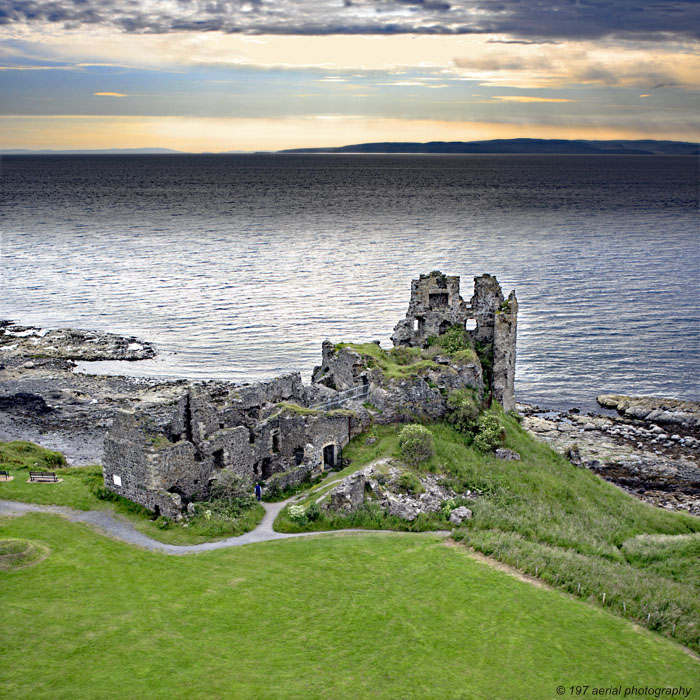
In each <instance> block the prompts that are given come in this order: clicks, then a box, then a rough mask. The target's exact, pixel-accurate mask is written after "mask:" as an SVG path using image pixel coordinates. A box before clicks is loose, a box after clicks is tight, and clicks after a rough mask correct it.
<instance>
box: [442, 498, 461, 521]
mask: <svg viewBox="0 0 700 700" xmlns="http://www.w3.org/2000/svg"><path fill="white" fill-rule="evenodd" d="M456 507H457V502H456V501H455V499H454V498H448V499H447V500H446V501H443V502H442V505H441V506H440V513H442V515H444V516H445V518H449V517H450V514H451V513H452V511H453V510H454V509H455V508H456Z"/></svg>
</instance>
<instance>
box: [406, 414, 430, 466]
mask: <svg viewBox="0 0 700 700" xmlns="http://www.w3.org/2000/svg"><path fill="white" fill-rule="evenodd" d="M433 454H434V449H433V434H432V433H431V432H430V431H429V430H428V429H427V428H426V427H424V426H422V425H416V424H412V425H406V426H404V427H403V428H402V429H401V432H400V433H399V455H400V456H401V458H402V459H403V460H404V461H405V462H406V463H408V464H410V465H411V466H413V467H416V466H418V465H419V464H421V463H422V462H425V461H426V460H428V459H430V458H431V457H432V456H433Z"/></svg>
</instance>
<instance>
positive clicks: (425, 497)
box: [317, 459, 478, 522]
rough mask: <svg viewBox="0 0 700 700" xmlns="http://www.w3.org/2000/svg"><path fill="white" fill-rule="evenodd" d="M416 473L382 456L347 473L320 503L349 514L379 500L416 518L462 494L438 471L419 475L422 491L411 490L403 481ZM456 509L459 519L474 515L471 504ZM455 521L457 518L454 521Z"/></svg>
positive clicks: (400, 513) (470, 494) (401, 515)
mask: <svg viewBox="0 0 700 700" xmlns="http://www.w3.org/2000/svg"><path fill="white" fill-rule="evenodd" d="M407 473H409V474H412V473H413V472H411V471H410V470H408V469H407V468H406V467H405V465H403V464H402V463H401V462H399V461H397V460H393V459H381V460H377V461H376V462H374V463H372V464H370V465H368V466H367V467H364V468H363V469H361V470H359V471H357V472H355V473H354V474H351V475H350V476H347V477H345V478H344V479H343V480H342V481H341V482H340V483H339V484H338V485H337V486H335V487H334V488H333V489H332V490H330V491H329V492H328V493H326V494H324V495H323V496H321V497H320V498H319V499H318V501H317V503H318V504H319V505H320V506H321V507H323V508H326V509H328V510H333V511H335V512H339V513H343V514H348V513H352V512H354V511H356V510H357V509H358V508H360V507H361V506H362V505H363V504H364V503H366V502H371V503H377V504H378V505H379V506H380V508H381V509H382V510H384V511H385V512H387V513H388V514H389V515H395V516H396V517H399V518H402V519H403V520H408V521H413V520H415V519H416V518H417V517H418V515H419V514H421V513H437V512H439V511H440V510H441V508H442V506H443V503H444V502H445V501H449V500H450V499H453V498H456V497H458V496H460V494H456V493H455V492H454V491H453V490H452V489H450V488H448V487H446V486H444V485H443V484H442V483H441V479H440V477H438V476H435V475H434V474H424V475H422V476H420V477H419V479H418V480H419V482H420V487H421V489H422V490H421V492H420V493H415V494H414V493H407V492H406V489H405V488H404V487H402V485H401V481H400V479H401V477H402V476H403V475H404V474H407ZM461 496H463V497H468V498H471V499H475V498H477V497H478V494H476V493H473V492H471V491H469V492H468V493H467V494H461ZM452 512H453V513H457V515H456V516H455V517H456V518H459V519H460V520H459V522H462V520H465V519H467V518H470V517H471V511H470V510H469V509H468V508H465V507H463V506H460V507H459V508H456V509H455V510H454V511H452ZM452 522H454V521H452Z"/></svg>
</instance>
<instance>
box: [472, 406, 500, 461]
mask: <svg viewBox="0 0 700 700" xmlns="http://www.w3.org/2000/svg"><path fill="white" fill-rule="evenodd" d="M504 440H505V431H504V430H503V426H501V424H500V422H499V421H498V418H496V416H494V415H493V414H491V413H484V414H483V415H482V416H481V417H480V418H479V420H478V421H477V433H476V436H475V437H474V447H476V448H477V449H478V450H481V451H482V452H490V451H491V450H493V449H494V448H496V447H498V445H501V444H503V441H504Z"/></svg>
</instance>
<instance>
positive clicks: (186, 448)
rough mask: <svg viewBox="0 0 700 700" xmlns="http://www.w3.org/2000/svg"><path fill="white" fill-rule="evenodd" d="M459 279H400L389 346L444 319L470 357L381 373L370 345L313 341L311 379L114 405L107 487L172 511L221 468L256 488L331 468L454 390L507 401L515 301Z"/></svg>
mask: <svg viewBox="0 0 700 700" xmlns="http://www.w3.org/2000/svg"><path fill="white" fill-rule="evenodd" d="M459 281H460V280H459V277H455V276H447V275H443V274H442V273H440V272H432V273H430V274H429V275H421V276H420V278H419V279H417V280H414V281H413V282H412V284H411V300H410V303H409V308H408V312H407V314H406V318H405V319H403V320H401V321H400V322H399V323H398V324H397V326H396V328H395V329H394V335H393V336H392V340H393V343H394V346H395V347H396V348H400V347H409V348H425V347H426V346H428V345H429V344H430V342H431V339H434V338H436V337H439V336H440V335H442V334H444V333H445V332H447V331H448V330H450V329H452V328H454V326H460V327H462V328H464V329H465V332H466V334H467V337H468V338H469V339H470V342H471V343H472V344H473V346H474V349H475V350H476V353H474V352H471V351H470V352H467V353H462V354H459V353H457V354H453V355H450V354H449V353H440V352H438V351H437V349H436V352H435V353H434V354H433V356H432V359H431V360H429V361H423V362H420V363H418V364H416V365H415V366H416V368H417V369H416V370H415V371H411V366H410V365H409V366H407V367H406V371H405V372H403V374H401V376H398V377H397V376H392V375H391V374H390V373H387V372H385V371H384V370H383V369H382V368H381V363H379V364H378V363H377V361H376V358H377V357H387V358H393V357H394V356H393V355H391V353H388V352H387V351H385V350H383V349H381V348H380V347H379V346H378V345H377V346H374V345H372V344H370V349H371V348H372V347H373V348H375V349H374V350H372V351H371V352H369V353H368V352H366V349H367V348H366V347H365V350H364V351H363V346H352V345H345V344H341V345H334V344H333V343H331V342H329V341H325V342H324V343H323V355H322V363H321V365H320V366H319V367H317V368H315V369H314V372H313V376H312V383H311V384H310V385H304V384H302V381H301V376H300V374H299V373H291V374H287V375H284V376H281V377H278V378H276V379H273V380H272V381H269V382H258V383H255V384H245V385H231V384H228V383H224V382H205V383H194V382H193V383H185V384H183V389H182V393H181V394H180V395H179V396H177V397H176V398H174V399H172V400H171V401H169V402H166V403H165V404H164V405H161V406H159V407H158V408H157V409H153V408H150V409H148V410H141V411H139V410H136V411H122V412H120V413H119V414H118V415H117V416H116V418H115V420H114V423H113V425H112V427H111V429H110V431H109V433H108V434H107V437H106V439H105V450H104V461H103V476H104V483H105V486H106V487H107V488H109V489H110V490H112V491H114V492H115V493H117V494H119V495H121V496H124V497H125V498H128V499H129V500H131V501H134V502H136V503H139V504H141V505H143V506H145V507H146V508H148V509H150V510H152V511H154V512H156V513H158V514H163V515H167V516H171V517H177V516H178V515H179V514H180V513H181V512H182V510H183V508H185V506H186V505H187V503H189V502H190V501H195V500H203V499H205V498H206V497H207V496H208V494H209V489H210V485H211V482H212V480H213V479H214V478H215V477H216V475H217V474H218V473H219V472H220V471H221V470H223V469H231V470H233V471H235V472H236V473H237V474H239V475H240V476H241V477H243V478H244V479H246V480H248V481H250V482H251V484H252V482H254V481H256V482H261V483H263V484H264V485H265V488H267V489H273V488H279V489H283V488H285V487H286V486H291V485H295V484H298V483H301V482H303V481H305V480H307V479H309V478H312V477H314V476H316V475H318V474H320V473H322V472H323V471H325V470H330V469H336V468H339V467H340V466H342V450H343V447H344V446H345V445H347V443H348V442H349V441H350V439H351V438H352V437H354V436H355V435H358V434H360V433H361V432H363V431H364V430H366V429H367V427H368V426H369V425H370V424H371V422H373V421H374V422H377V423H392V422H408V421H415V420H439V419H441V418H443V417H444V415H445V412H446V410H447V403H446V397H447V396H448V395H449V392H450V391H453V390H455V389H463V388H471V389H473V390H474V391H475V392H477V394H478V395H479V396H482V397H484V396H485V395H488V394H489V392H490V394H491V395H492V396H493V398H494V399H495V400H497V401H499V402H500V403H501V404H502V406H503V408H504V410H507V411H508V410H511V409H512V408H514V405H515V404H514V391H513V382H514V376H515V340H516V323H517V311H518V304H517V301H516V299H515V294H514V293H513V292H511V294H510V296H509V297H508V298H507V299H504V297H503V293H502V291H501V288H500V286H499V284H498V282H497V281H496V278H495V277H492V276H490V275H483V276H481V277H477V278H475V286H474V295H473V296H472V298H471V300H470V302H469V303H468V304H467V303H466V302H465V301H464V300H463V299H462V298H461V296H460V293H459Z"/></svg>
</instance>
